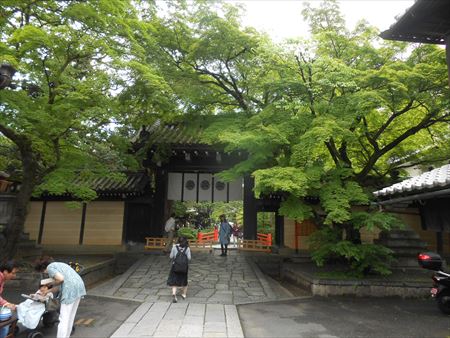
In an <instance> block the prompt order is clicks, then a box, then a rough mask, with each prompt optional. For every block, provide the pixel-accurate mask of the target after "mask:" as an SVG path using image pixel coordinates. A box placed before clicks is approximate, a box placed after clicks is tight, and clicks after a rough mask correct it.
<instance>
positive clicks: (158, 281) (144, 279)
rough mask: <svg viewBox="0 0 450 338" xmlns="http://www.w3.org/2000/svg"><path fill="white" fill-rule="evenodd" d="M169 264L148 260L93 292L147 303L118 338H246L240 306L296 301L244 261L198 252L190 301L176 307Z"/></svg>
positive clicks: (238, 257)
mask: <svg viewBox="0 0 450 338" xmlns="http://www.w3.org/2000/svg"><path fill="white" fill-rule="evenodd" d="M169 264H170V263H169V258H168V256H158V255H147V256H145V257H144V258H142V259H140V260H139V261H137V262H136V263H135V264H134V265H133V266H132V267H130V269H129V270H128V271H127V272H125V273H124V274H122V275H120V276H117V277H116V278H114V279H112V280H110V281H108V282H107V283H105V284H102V285H100V286H98V287H96V288H94V289H91V290H89V294H91V295H99V296H109V297H114V298H121V299H133V300H139V301H141V302H142V305H141V306H140V307H138V308H137V309H136V311H135V312H134V313H133V314H132V315H131V316H130V317H129V318H128V319H127V320H126V321H125V322H124V323H123V324H122V325H121V326H120V327H119V329H118V330H117V331H116V332H115V333H114V335H113V337H243V336H244V335H243V331H242V327H241V324H240V321H239V316H238V313H237V310H236V304H247V303H255V302H260V301H268V300H275V299H279V298H280V297H289V296H292V294H290V293H289V292H288V291H287V290H285V289H283V288H282V287H280V286H279V285H278V284H277V283H276V282H274V281H273V280H271V279H270V278H268V277H266V276H265V275H264V274H263V273H262V272H261V271H260V270H259V268H258V267H257V266H256V264H255V263H253V262H252V260H251V259H250V258H249V257H246V256H245V255H236V254H232V255H229V256H227V257H219V256H217V255H213V254H209V253H197V252H194V253H193V259H192V262H191V264H190V266H189V282H188V285H189V288H188V297H187V298H186V300H182V299H181V297H178V298H179V299H178V303H171V300H172V296H171V289H170V288H169V287H168V286H167V285H166V280H167V276H168V272H169V268H170V265H169Z"/></svg>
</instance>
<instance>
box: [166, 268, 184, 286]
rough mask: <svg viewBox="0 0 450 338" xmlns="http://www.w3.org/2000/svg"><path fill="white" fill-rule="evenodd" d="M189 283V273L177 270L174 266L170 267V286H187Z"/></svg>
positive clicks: (168, 281) (168, 280) (168, 279)
mask: <svg viewBox="0 0 450 338" xmlns="http://www.w3.org/2000/svg"><path fill="white" fill-rule="evenodd" d="M187 284H188V273H187V272H186V273H183V272H175V271H173V267H171V268H170V272H169V278H167V285H168V286H187Z"/></svg>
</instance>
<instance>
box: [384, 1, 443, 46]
mask: <svg viewBox="0 0 450 338" xmlns="http://www.w3.org/2000/svg"><path fill="white" fill-rule="evenodd" d="M449 19H450V1H448V0H417V1H416V2H415V3H414V4H413V5H412V6H411V7H410V8H409V9H408V10H407V11H406V13H405V14H404V15H402V16H401V17H400V18H399V19H398V21H397V22H396V23H395V24H393V25H392V26H391V27H390V28H389V29H388V30H386V31H384V32H382V33H381V34H380V36H381V37H382V38H383V39H388V40H397V41H409V42H416V43H417V42H421V43H434V44H445V37H446V36H447V35H448V32H449V30H450V20H449Z"/></svg>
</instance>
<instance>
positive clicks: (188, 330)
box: [112, 302, 244, 338]
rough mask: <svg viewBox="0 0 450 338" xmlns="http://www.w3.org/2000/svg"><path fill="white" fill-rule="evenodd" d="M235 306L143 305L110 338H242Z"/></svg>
mask: <svg viewBox="0 0 450 338" xmlns="http://www.w3.org/2000/svg"><path fill="white" fill-rule="evenodd" d="M242 332H243V331H242V328H241V324H240V321H239V316H238V312H237V309H236V306H235V305H223V304H196V303H189V302H185V303H181V304H180V303H169V302H158V303H143V304H142V305H141V306H139V307H138V308H137V309H136V310H135V311H134V313H133V314H131V316H130V317H129V318H128V319H127V320H125V321H124V323H123V324H122V325H121V326H120V327H119V328H118V329H117V330H116V331H115V332H114V333H113V335H112V337H114V338H119V337H238V338H243V337H244V335H243V333H242Z"/></svg>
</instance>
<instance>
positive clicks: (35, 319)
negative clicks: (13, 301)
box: [19, 294, 59, 338]
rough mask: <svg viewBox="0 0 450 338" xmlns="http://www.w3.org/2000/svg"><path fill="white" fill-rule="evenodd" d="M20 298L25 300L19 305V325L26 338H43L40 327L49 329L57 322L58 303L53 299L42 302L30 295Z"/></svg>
mask: <svg viewBox="0 0 450 338" xmlns="http://www.w3.org/2000/svg"><path fill="white" fill-rule="evenodd" d="M22 296H23V297H25V298H27V300H26V301H25V302H22V303H21V304H19V305H20V306H21V307H22V308H21V310H20V311H22V313H21V314H20V315H19V319H20V320H21V321H20V325H21V327H23V328H25V329H26V330H27V331H28V333H27V338H43V337H44V333H43V332H42V327H43V328H51V327H53V326H54V325H55V324H56V323H58V321H59V320H58V318H59V303H57V302H54V301H53V299H48V300H46V301H42V300H41V299H35V298H34V297H32V296H30V295H25V294H22Z"/></svg>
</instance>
